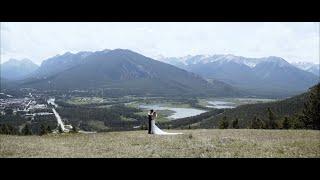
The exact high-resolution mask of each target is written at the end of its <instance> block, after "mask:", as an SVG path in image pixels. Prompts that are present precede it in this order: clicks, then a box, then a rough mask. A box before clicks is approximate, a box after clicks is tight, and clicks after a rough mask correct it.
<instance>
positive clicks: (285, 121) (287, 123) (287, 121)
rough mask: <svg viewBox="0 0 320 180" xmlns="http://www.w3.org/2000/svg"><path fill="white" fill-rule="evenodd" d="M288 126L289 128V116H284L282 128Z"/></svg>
mask: <svg viewBox="0 0 320 180" xmlns="http://www.w3.org/2000/svg"><path fill="white" fill-rule="evenodd" d="M289 128H290V122H289V118H288V117H287V116H286V117H284V120H283V121H282V129H289Z"/></svg>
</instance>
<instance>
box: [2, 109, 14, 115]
mask: <svg viewBox="0 0 320 180" xmlns="http://www.w3.org/2000/svg"><path fill="white" fill-rule="evenodd" d="M4 112H5V114H6V115H13V109H11V108H6V109H5V110H4Z"/></svg>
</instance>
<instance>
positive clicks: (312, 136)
mask: <svg viewBox="0 0 320 180" xmlns="http://www.w3.org/2000/svg"><path fill="white" fill-rule="evenodd" d="M176 131H178V130H176ZM179 132H183V133H184V134H183V135H177V136H158V135H148V134H147V132H146V131H127V132H108V133H97V134H50V135H45V136H12V135H0V157H88V158H90V157H129V158H130V157H170V158H171V157H196V158H197V157H200V158H202V157H294V158H295V157H318V158H319V157H320V140H319V139H320V131H313V130H252V129H250V130H248V129H238V130H235V129H225V130H220V129H214V130H179Z"/></svg>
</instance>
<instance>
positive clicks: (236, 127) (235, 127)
mask: <svg viewBox="0 0 320 180" xmlns="http://www.w3.org/2000/svg"><path fill="white" fill-rule="evenodd" d="M232 128H234V129H239V120H238V118H236V119H235V120H233V121H232Z"/></svg>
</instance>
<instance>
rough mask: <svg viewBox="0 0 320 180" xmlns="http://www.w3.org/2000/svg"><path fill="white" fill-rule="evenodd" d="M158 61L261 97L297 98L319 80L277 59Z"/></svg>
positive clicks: (201, 57) (217, 57)
mask: <svg viewBox="0 0 320 180" xmlns="http://www.w3.org/2000/svg"><path fill="white" fill-rule="evenodd" d="M158 60H160V61H162V62H166V63H169V64H172V65H174V66H177V67H179V68H182V69H185V70H187V71H190V72H193V73H196V74H199V75H201V76H202V77H204V78H206V79H212V78H214V79H217V80H219V81H222V82H225V83H227V84H230V85H232V86H234V87H236V88H238V89H241V90H244V91H246V92H247V93H249V94H253V95H258V96H268V95H270V94H273V95H276V96H286V95H294V94H298V93H301V92H304V91H306V90H307V89H308V88H309V87H311V86H313V85H314V84H316V83H317V82H318V81H319V77H318V76H316V75H315V74H312V73H311V72H308V71H306V70H302V69H300V68H297V67H296V66H294V65H292V64H290V63H288V62H287V61H286V60H284V59H283V58H280V57H275V56H270V57H264V58H246V57H242V56H234V55H231V54H228V55H195V56H185V57H169V58H160V59H158Z"/></svg>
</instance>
